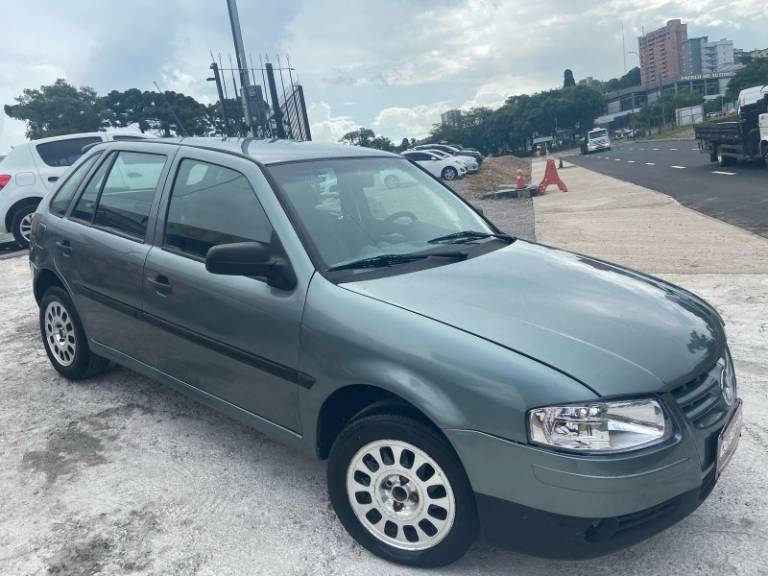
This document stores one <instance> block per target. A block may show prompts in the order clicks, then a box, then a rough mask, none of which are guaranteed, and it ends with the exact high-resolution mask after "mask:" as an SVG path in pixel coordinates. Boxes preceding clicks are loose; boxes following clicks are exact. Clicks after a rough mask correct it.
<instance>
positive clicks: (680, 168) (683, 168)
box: [670, 166, 685, 170]
mask: <svg viewBox="0 0 768 576" xmlns="http://www.w3.org/2000/svg"><path fill="white" fill-rule="evenodd" d="M670 168H677V169H678V170H685V166H670Z"/></svg>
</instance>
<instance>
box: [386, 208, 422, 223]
mask: <svg viewBox="0 0 768 576" xmlns="http://www.w3.org/2000/svg"><path fill="white" fill-rule="evenodd" d="M400 218H408V219H410V222H409V223H408V226H410V225H412V224H413V223H414V222H416V221H417V220H418V218H417V217H416V214H414V213H413V212H409V211H408V210H400V211H399V212H395V213H394V214H390V215H389V216H387V217H386V218H385V219H384V222H383V224H385V225H388V224H392V223H393V222H394V221H395V220H399V219H400Z"/></svg>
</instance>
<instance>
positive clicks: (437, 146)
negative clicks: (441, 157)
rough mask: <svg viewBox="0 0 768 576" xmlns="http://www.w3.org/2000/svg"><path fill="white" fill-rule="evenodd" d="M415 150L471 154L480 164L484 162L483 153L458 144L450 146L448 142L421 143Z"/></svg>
mask: <svg viewBox="0 0 768 576" xmlns="http://www.w3.org/2000/svg"><path fill="white" fill-rule="evenodd" d="M413 150H440V151H442V152H445V153H446V154H450V155H451V156H469V157H471V158H474V159H475V160H476V161H477V164H478V165H481V164H482V163H483V155H482V154H480V152H478V151H477V150H465V149H461V148H458V147H456V146H449V145H447V144H420V145H418V146H414V147H413Z"/></svg>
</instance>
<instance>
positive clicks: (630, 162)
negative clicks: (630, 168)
mask: <svg viewBox="0 0 768 576" xmlns="http://www.w3.org/2000/svg"><path fill="white" fill-rule="evenodd" d="M634 163H635V161H634V160H627V164H634Z"/></svg>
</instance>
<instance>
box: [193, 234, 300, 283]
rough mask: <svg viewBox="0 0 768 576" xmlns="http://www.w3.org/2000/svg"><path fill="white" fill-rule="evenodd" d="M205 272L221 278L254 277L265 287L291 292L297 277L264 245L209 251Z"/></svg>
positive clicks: (223, 246) (236, 245) (229, 246)
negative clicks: (263, 282) (265, 284)
mask: <svg viewBox="0 0 768 576" xmlns="http://www.w3.org/2000/svg"><path fill="white" fill-rule="evenodd" d="M205 269H206V270H208V272H210V273H211V274H221V275H224V276H256V277H260V278H264V279H265V280H266V281H267V284H269V285H270V286H274V287H275V288H280V289H281V290H291V289H293V288H295V287H296V276H295V274H294V273H293V269H292V268H291V265H290V264H289V263H288V261H287V260H286V259H285V258H283V256H282V255H278V254H276V253H275V251H274V250H273V248H272V247H271V246H270V245H269V244H264V243H263V242H236V243H234V244H220V245H219V246H214V247H213V248H211V249H210V250H208V254H207V255H206V257H205Z"/></svg>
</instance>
